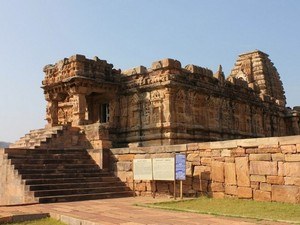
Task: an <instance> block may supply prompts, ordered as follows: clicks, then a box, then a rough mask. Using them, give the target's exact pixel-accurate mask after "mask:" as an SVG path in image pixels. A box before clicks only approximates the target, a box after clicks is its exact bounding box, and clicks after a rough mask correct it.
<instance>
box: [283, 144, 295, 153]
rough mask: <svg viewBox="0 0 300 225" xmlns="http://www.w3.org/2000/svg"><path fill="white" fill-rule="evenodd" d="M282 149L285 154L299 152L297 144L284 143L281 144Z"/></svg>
mask: <svg viewBox="0 0 300 225" xmlns="http://www.w3.org/2000/svg"><path fill="white" fill-rule="evenodd" d="M280 149H281V151H282V153H284V154H286V153H296V152H297V149H296V145H282V146H280Z"/></svg>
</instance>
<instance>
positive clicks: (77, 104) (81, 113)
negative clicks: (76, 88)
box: [72, 93, 87, 126]
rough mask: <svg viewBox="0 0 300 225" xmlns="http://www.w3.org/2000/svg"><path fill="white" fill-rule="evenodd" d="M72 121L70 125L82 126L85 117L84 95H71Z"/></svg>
mask: <svg viewBox="0 0 300 225" xmlns="http://www.w3.org/2000/svg"><path fill="white" fill-rule="evenodd" d="M73 101H74V102H73V121H72V125H75V126H76V125H83V124H84V121H85V115H86V107H87V104H86V98H85V95H84V94H81V93H76V94H73Z"/></svg>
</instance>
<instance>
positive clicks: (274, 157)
mask: <svg viewBox="0 0 300 225" xmlns="http://www.w3.org/2000/svg"><path fill="white" fill-rule="evenodd" d="M272 161H284V154H282V153H275V154H272Z"/></svg>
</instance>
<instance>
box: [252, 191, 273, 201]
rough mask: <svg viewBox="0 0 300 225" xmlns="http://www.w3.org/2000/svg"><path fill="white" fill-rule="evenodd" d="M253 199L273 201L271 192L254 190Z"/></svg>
mask: <svg viewBox="0 0 300 225" xmlns="http://www.w3.org/2000/svg"><path fill="white" fill-rule="evenodd" d="M253 199H254V200H255V201H262V202H269V201H271V192H269V191H261V190H254V191H253Z"/></svg>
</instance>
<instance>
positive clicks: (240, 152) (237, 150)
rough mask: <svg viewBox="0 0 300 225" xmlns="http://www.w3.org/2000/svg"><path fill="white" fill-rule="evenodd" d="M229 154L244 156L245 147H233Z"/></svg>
mask: <svg viewBox="0 0 300 225" xmlns="http://www.w3.org/2000/svg"><path fill="white" fill-rule="evenodd" d="M231 155H232V156H236V157H237V156H245V155H246V149H245V148H241V147H238V148H234V149H232V150H231Z"/></svg>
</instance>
